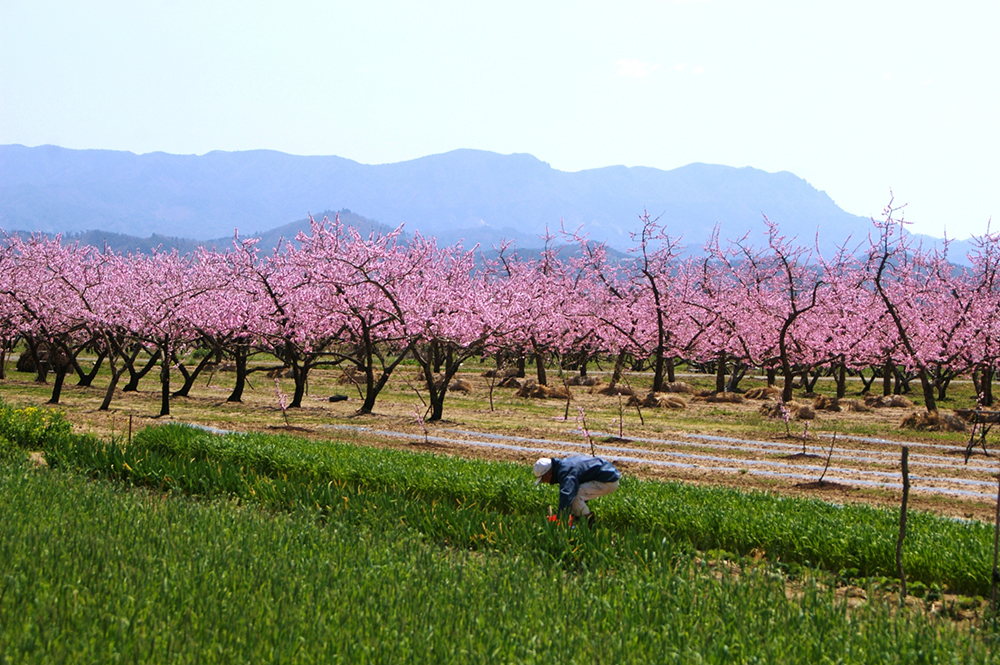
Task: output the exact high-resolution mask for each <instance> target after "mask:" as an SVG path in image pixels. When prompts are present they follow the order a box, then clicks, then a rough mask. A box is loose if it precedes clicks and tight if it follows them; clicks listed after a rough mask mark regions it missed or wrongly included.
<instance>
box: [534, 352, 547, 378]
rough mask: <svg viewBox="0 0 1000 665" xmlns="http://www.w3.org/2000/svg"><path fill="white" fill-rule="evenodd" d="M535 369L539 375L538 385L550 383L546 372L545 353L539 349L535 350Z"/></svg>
mask: <svg viewBox="0 0 1000 665" xmlns="http://www.w3.org/2000/svg"><path fill="white" fill-rule="evenodd" d="M535 370H536V376H537V377H538V385H540V386H547V385H549V384H548V375H547V374H546V373H545V354H544V353H543V352H541V351H539V350H537V349H536V350H535Z"/></svg>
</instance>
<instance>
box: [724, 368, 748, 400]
mask: <svg viewBox="0 0 1000 665" xmlns="http://www.w3.org/2000/svg"><path fill="white" fill-rule="evenodd" d="M747 369H748V368H747V365H746V363H744V362H738V363H735V364H734V365H733V372H732V374H730V375H729V380H728V381H727V382H726V392H727V393H734V392H736V389H737V388H738V387H739V385H740V380H741V379H742V378H743V377H744V376H746V373H747Z"/></svg>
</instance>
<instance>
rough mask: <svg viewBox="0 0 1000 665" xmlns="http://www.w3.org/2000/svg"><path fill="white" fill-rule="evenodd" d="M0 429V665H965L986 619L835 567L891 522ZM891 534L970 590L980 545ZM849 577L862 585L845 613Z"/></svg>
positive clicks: (491, 471) (48, 430)
mask: <svg viewBox="0 0 1000 665" xmlns="http://www.w3.org/2000/svg"><path fill="white" fill-rule="evenodd" d="M0 412H2V413H0V431H2V434H3V436H4V439H3V440H4V443H3V444H0V447H3V448H4V450H5V452H4V453H3V455H2V457H3V462H0V515H3V516H4V519H3V520H0V580H2V582H0V654H2V655H3V658H4V659H5V660H6V662H10V663H23V662H29V663H30V662H199V663H206V662H265V661H266V662H341V661H342V662H352V663H355V662H541V661H559V662H622V661H623V662H644V663H648V662H681V663H690V662H720V663H722V662H768V663H774V662H802V663H806V662H808V663H814V662H817V663H818V662H872V663H875V662H877V663H892V662H915V663H916V662H970V663H971V662H976V663H978V662H991V660H992V650H993V649H995V648H996V644H997V642H996V640H995V638H994V635H995V633H994V632H993V631H992V629H991V623H990V622H989V621H988V618H987V617H986V616H985V614H984V613H983V612H981V613H980V614H979V615H978V617H977V618H974V619H972V620H964V621H957V620H955V619H956V617H957V614H956V612H955V610H956V609H957V608H956V607H955V605H956V604H957V603H967V604H972V603H971V601H972V599H971V598H969V599H964V600H962V601H958V600H952V606H951V607H950V608H949V607H948V606H947V603H946V604H945V606H944V610H945V611H944V612H940V613H939V614H940V616H937V615H935V614H933V613H930V612H927V611H926V609H927V607H929V606H930V605H931V600H932V595H931V594H930V593H928V594H927V596H926V598H925V599H923V600H920V601H919V602H911V603H910V604H908V605H907V607H906V609H903V610H900V609H899V608H898V604H897V603H898V596H897V595H896V594H893V593H891V590H890V592H887V593H884V594H880V593H879V591H878V586H879V584H880V582H879V580H880V577H879V571H878V570H877V569H873V570H870V571H867V572H866V573H863V572H862V571H861V570H860V569H859V570H856V571H853V572H852V573H848V572H847V571H842V570H838V571H837V572H833V569H834V568H837V567H838V566H840V563H841V562H840V558H842V557H843V556H845V553H850V552H855V551H857V550H859V548H860V547H861V544H862V543H864V542H866V541H870V542H871V546H870V547H869V548H868V550H864V549H861V550H860V551H861V552H862V553H864V552H868V553H867V554H862V556H864V557H867V559H865V560H868V559H870V560H871V561H872V563H871V564H870V565H872V566H877V565H881V564H880V563H879V562H880V560H881V558H884V557H883V556H882V554H879V552H881V550H882V549H883V545H882V544H881V543H882V542H883V541H884V540H885V538H887V537H889V539H890V540H891V536H892V535H893V533H894V532H893V525H892V514H891V512H890V511H878V510H875V509H864V510H860V509H851V510H848V509H837V508H836V507H831V506H826V508H823V506H824V505H825V504H821V503H819V502H808V501H806V502H802V501H797V500H790V499H784V500H781V499H776V498H773V497H771V498H770V502H771V503H760V502H761V501H764V500H765V498H764V495H749V494H740V493H738V492H735V491H732V490H719V489H715V490H709V489H699V488H692V487H686V486H683V485H676V484H658V483H652V482H641V481H631V482H630V484H629V486H628V487H627V488H623V490H622V491H619V492H618V493H617V494H615V495H612V496H611V497H607V498H606V499H602V500H601V502H602V503H600V504H599V506H598V510H599V511H600V514H601V522H600V524H599V526H598V527H597V528H595V529H593V530H591V529H588V528H583V527H581V528H579V529H573V530H569V529H566V528H565V526H564V525H555V524H550V523H549V522H547V521H545V520H544V519H543V517H542V516H543V515H544V512H543V511H544V507H545V506H546V505H548V504H550V503H552V502H553V500H554V495H552V494H551V493H547V491H546V490H540V491H532V488H531V483H530V471H528V470H525V469H524V468H523V467H520V466H517V465H511V464H501V463H488V462H482V461H470V460H461V459H452V458H445V457H440V456H434V455H429V454H413V453H405V452H400V451H393V450H382V451H380V450H373V449H369V448H363V447H356V446H351V445H343V444H335V443H330V442H316V441H307V440H302V439H293V438H289V437H266V436H259V435H256V436H226V437H219V436H214V435H210V434H208V433H205V432H202V431H199V430H193V429H190V428H185V427H179V426H170V427H160V428H152V429H147V430H144V431H142V432H141V433H139V434H138V435H137V436H136V437H135V439H134V440H133V442H132V445H131V446H128V445H122V442H121V441H116V442H113V443H112V442H107V441H100V440H98V439H96V438H94V437H89V436H77V435H73V434H71V433H70V432H69V431H68V430H69V428H68V425H67V424H66V423H65V421H63V420H61V419H60V418H59V417H58V416H55V417H53V416H52V415H51V414H48V413H46V412H44V411H37V410H35V411H30V410H15V409H11V408H8V407H3V408H2V409H0ZM28 449H42V450H45V452H46V456H47V458H48V459H49V463H50V468H48V469H36V468H33V467H32V466H31V465H30V464H29V463H28V462H27V461H26V455H25V452H24V451H25V450H28ZM625 489H627V491H625ZM548 490H551V488H548ZM838 510H839V511H840V512H838ZM822 511H826V512H822ZM765 516H766V518H765ZM911 517H914V516H913V515H911ZM810 522H813V523H816V524H815V527H814V528H813V529H812V530H809V529H808V528H807V527H808V526H809V524H810ZM887 531H888V536H887V535H886V532H887ZM822 533H828V534H832V535H830V536H827V537H826V538H825V539H816V534H822ZM913 533H914V534H916V535H914V538H913V540H912V541H911V540H908V541H907V556H908V559H907V565H908V570H913V571H917V572H911V575H912V576H913V580H914V581H915V582H916V581H921V580H922V582H923V585H924V586H925V587H927V588H931V589H933V588H935V586H934V585H935V584H937V585H938V586H944V587H955V588H960V587H962V586H963V585H969V590H968V592H969V593H972V592H973V591H975V590H978V589H980V586H981V584H982V574H981V573H980V572H979V571H981V570H985V568H986V562H985V561H978V560H977V559H978V558H979V557H981V556H982V552H983V549H982V548H983V547H984V539H985V542H986V545H987V546H988V545H989V537H988V536H989V534H988V529H986V528H985V527H984V526H983V525H980V524H975V523H973V524H963V523H959V522H954V521H950V520H944V519H940V518H933V517H931V516H923V515H922V516H920V517H918V518H916V519H915V520H914V522H913ZM922 533H923V535H921V534H922ZM796 534H798V535H797V536H796ZM779 546H780V547H784V548H786V549H785V550H784V552H782V553H777V552H775V551H774V548H775V547H779ZM722 550H727V551H722ZM762 551H764V552H766V555H765V556H761V552H762ZM796 552H797V554H796ZM962 557H969V558H967V559H963V558H962ZM921 562H926V565H925V566H924V568H921V565H923V564H921ZM854 563H856V564H857V565H861V566H864V565H869V564H866V563H863V561H862V560H861V559H859V560H857V561H855V562H854ZM968 567H971V568H973V569H975V571H976V572H975V574H972V575H963V574H962V573H961V572H960V571H961V570H963V569H964V568H968ZM956 571H959V572H956ZM838 573H839V574H838ZM845 574H848V575H849V574H853V575H865V574H868V575H870V577H868V578H867V579H866V580H862V579H854V580H853V582H854V583H855V585H864V586H866V587H867V597H868V600H867V601H865V602H861V603H857V602H855V603H849V602H848V600H847V599H846V597H845V595H844V594H843V593H838V583H843V582H844V579H843V578H844V575H845ZM841 590H842V589H841ZM925 601H926V602H925ZM979 607H980V609H981V606H979ZM949 612H950V614H949Z"/></svg>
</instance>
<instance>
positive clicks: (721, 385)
mask: <svg viewBox="0 0 1000 665" xmlns="http://www.w3.org/2000/svg"><path fill="white" fill-rule="evenodd" d="M715 392H717V393H724V392H726V352H725V351H719V360H718V361H717V365H716V367H715Z"/></svg>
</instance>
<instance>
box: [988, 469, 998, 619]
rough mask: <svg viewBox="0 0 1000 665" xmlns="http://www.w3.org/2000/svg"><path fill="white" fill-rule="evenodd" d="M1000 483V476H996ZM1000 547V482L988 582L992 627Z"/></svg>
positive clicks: (995, 614)
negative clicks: (990, 573) (991, 568)
mask: <svg viewBox="0 0 1000 665" xmlns="http://www.w3.org/2000/svg"><path fill="white" fill-rule="evenodd" d="M997 479H998V481H1000V474H997ZM998 547H1000V482H998V483H997V510H996V515H995V516H994V518H993V575H992V578H993V579H992V581H991V582H990V609H991V610H992V612H993V627H994V628H996V622H997V582H998V581H1000V571H998V570H997V549H998Z"/></svg>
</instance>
